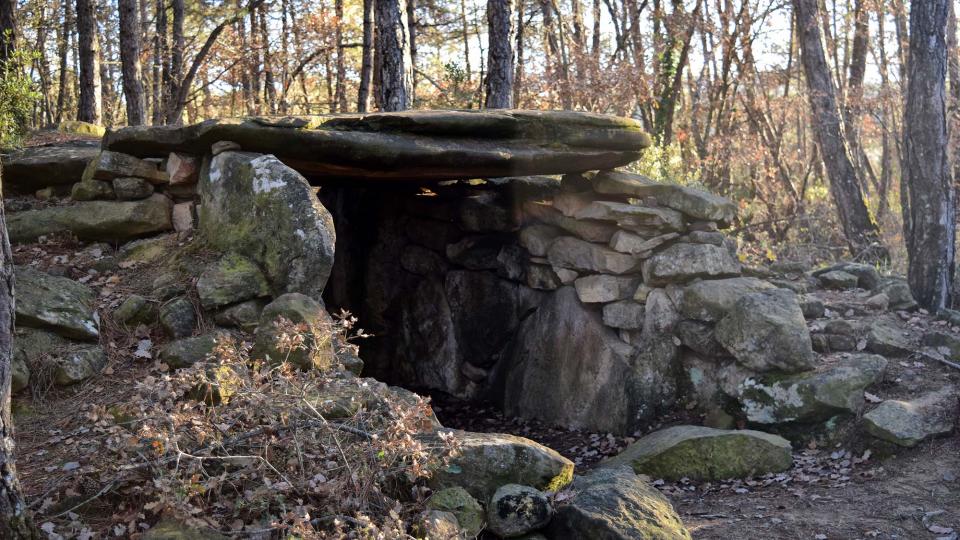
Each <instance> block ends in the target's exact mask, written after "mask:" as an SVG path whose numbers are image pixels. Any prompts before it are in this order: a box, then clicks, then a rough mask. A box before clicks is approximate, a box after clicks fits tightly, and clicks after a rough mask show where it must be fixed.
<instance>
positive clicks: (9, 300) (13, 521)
mask: <svg viewBox="0 0 960 540" xmlns="http://www.w3.org/2000/svg"><path fill="white" fill-rule="evenodd" d="M2 176H3V171H2V166H0V199H2V193H3V182H2ZM2 203H3V201H2V200H0V538H9V539H10V540H21V539H31V540H33V539H36V540H39V539H40V538H41V536H40V533H39V531H37V530H36V529H35V528H34V526H33V522H32V520H31V519H30V515H29V513H28V512H27V503H26V501H25V500H24V498H23V493H22V492H21V491H20V480H19V478H18V477H17V467H16V463H15V461H14V439H13V417H12V416H11V414H10V383H11V376H12V371H11V368H12V364H13V321H14V304H13V255H12V253H11V251H10V237H9V236H8V235H7V225H6V222H7V220H6V216H5V215H4V210H3V207H4V205H3V204H2Z"/></svg>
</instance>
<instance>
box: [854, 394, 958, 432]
mask: <svg viewBox="0 0 960 540" xmlns="http://www.w3.org/2000/svg"><path fill="white" fill-rule="evenodd" d="M957 412H958V411H957V389H956V388H955V387H953V386H947V387H944V388H941V389H940V390H937V391H935V392H930V393H928V394H925V395H922V396H920V397H917V398H916V399H912V400H910V401H900V400H895V399H888V400H886V401H884V402H882V403H881V404H880V405H877V407H876V408H875V409H873V410H872V411H870V412H868V413H867V414H865V415H863V421H864V424H865V425H866V428H867V431H868V432H869V433H870V434H871V435H873V436H874V437H876V438H878V439H882V440H884V441H888V442H892V443H893V444H896V445H899V446H906V447H912V446H916V445H918V444H920V443H921V442H923V441H925V440H927V439H932V438H934V437H942V436H944V435H949V434H950V433H951V432H953V428H954V426H955V425H956V422H957Z"/></svg>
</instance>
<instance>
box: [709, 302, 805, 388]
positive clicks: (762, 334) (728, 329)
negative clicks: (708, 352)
mask: <svg viewBox="0 0 960 540" xmlns="http://www.w3.org/2000/svg"><path fill="white" fill-rule="evenodd" d="M716 336H717V341H719V342H720V344H721V345H723V347H724V348H725V349H726V350H727V351H729V352H730V354H732V355H733V356H734V357H735V358H736V359H737V362H739V363H740V364H741V365H743V366H745V367H747V368H749V369H752V370H754V371H756V372H758V373H763V372H767V371H779V372H785V373H796V372H799V371H804V370H807V369H810V368H811V367H813V358H814V356H813V344H812V343H811V341H810V332H809V330H808V329H807V323H806V321H805V320H804V318H803V313H802V312H801V311H800V306H799V304H798V303H797V295H796V294H794V293H793V292H791V291H787V290H784V289H775V290H769V291H761V292H755V293H750V294H747V295H744V296H743V297H741V298H740V299H739V300H738V301H737V302H736V303H735V304H734V305H733V307H732V308H731V309H730V310H729V311H728V312H727V314H726V315H725V316H724V317H723V318H722V319H720V321H719V322H717V326H716Z"/></svg>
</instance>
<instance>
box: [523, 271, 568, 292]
mask: <svg viewBox="0 0 960 540" xmlns="http://www.w3.org/2000/svg"><path fill="white" fill-rule="evenodd" d="M526 270H527V271H526V278H527V286H528V287H530V288H531V289H537V290H540V291H552V290H556V289H558V288H559V287H560V286H561V285H562V284H563V283H562V282H561V281H560V277H559V276H558V275H557V273H556V272H554V271H553V267H552V266H549V265H545V264H531V265H530V266H528V267H527V269H526Z"/></svg>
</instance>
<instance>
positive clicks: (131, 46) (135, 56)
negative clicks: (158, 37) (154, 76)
mask: <svg viewBox="0 0 960 540" xmlns="http://www.w3.org/2000/svg"><path fill="white" fill-rule="evenodd" d="M118 2H119V8H120V69H121V71H122V72H123V94H124V96H126V100H127V123H128V124H129V125H131V126H140V125H143V123H144V121H145V120H146V118H145V114H146V113H145V108H144V103H143V84H142V83H141V82H140V21H139V15H138V13H137V0H118Z"/></svg>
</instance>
